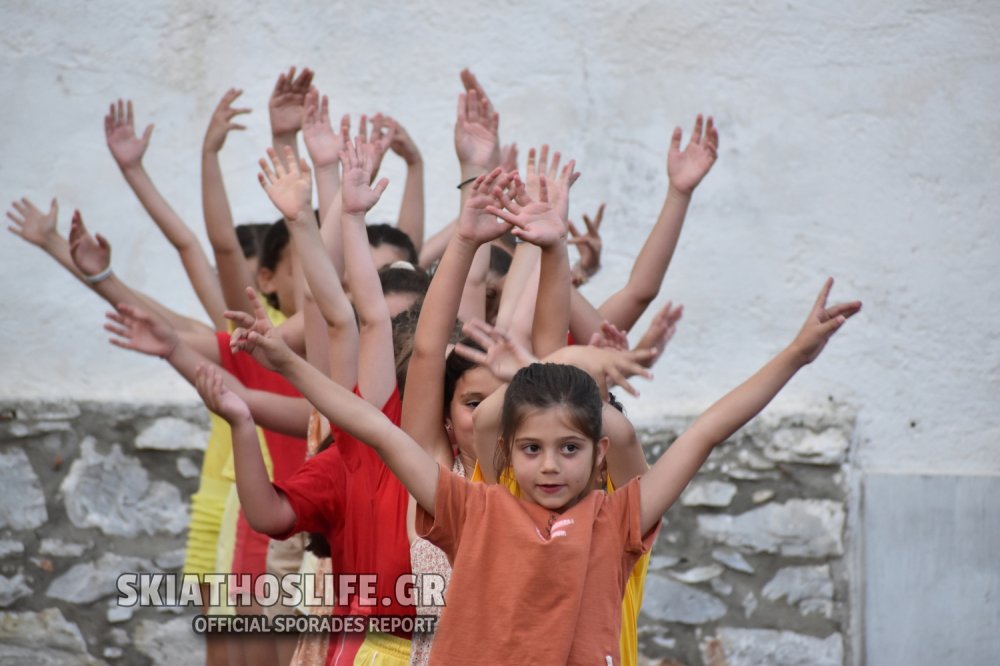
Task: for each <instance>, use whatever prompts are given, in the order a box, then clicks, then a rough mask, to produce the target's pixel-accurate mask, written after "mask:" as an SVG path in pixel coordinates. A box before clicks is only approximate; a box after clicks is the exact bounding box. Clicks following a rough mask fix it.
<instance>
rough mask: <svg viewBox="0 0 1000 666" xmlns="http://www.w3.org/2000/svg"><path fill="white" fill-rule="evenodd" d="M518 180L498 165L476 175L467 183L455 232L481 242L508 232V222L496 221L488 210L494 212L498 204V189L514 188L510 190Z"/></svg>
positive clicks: (469, 239)
mask: <svg viewBox="0 0 1000 666" xmlns="http://www.w3.org/2000/svg"><path fill="white" fill-rule="evenodd" d="M519 183H520V181H518V179H517V173H513V174H505V173H503V172H502V171H501V170H500V167H497V168H495V169H493V171H491V172H490V173H488V174H486V175H483V176H480V177H479V178H477V179H476V181H475V182H474V183H472V185H470V188H471V192H470V194H469V198H468V199H467V200H466V202H465V208H463V209H462V214H461V215H460V216H459V218H458V226H457V227H456V229H455V233H456V235H457V236H458V237H459V238H464V239H466V240H468V241H471V242H473V243H476V244H480V245H481V244H483V243H489V242H490V241H492V240H495V239H497V238H500V237H501V236H503V235H504V234H505V233H507V232H508V231H510V225H507V224H504V223H502V222H500V221H499V220H497V216H496V213H495V212H490V211H491V209H492V210H494V211H495V210H496V207H497V206H499V205H500V204H501V201H500V199H499V197H498V194H497V193H498V192H502V191H503V190H504V188H514V189H513V190H512V193H513V192H514V191H515V190H516V188H517V185H518V184H519ZM515 196H516V194H515Z"/></svg>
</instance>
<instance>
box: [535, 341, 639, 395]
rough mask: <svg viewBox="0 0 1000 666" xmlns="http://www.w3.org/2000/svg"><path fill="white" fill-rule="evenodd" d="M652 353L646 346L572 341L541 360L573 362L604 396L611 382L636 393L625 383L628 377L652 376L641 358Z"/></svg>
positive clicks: (634, 393)
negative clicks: (634, 347)
mask: <svg viewBox="0 0 1000 666" xmlns="http://www.w3.org/2000/svg"><path fill="white" fill-rule="evenodd" d="M655 353H656V351H655V350H649V349H644V350H633V351H628V350H618V349H610V348H604V349H601V348H598V347H590V346H582V345H573V346H571V347H563V348H562V349H560V350H558V351H556V352H553V353H552V354H550V355H549V356H547V357H546V358H545V359H544V360H545V361H546V362H550V361H551V362H552V363H566V364H569V365H575V366H576V367H578V368H580V369H581V370H584V371H585V372H587V374H589V375H590V376H591V377H593V378H594V380H595V381H596V382H597V386H598V388H599V389H600V390H601V397H602V398H603V399H604V400H607V399H608V389H610V388H611V387H612V386H621V387H622V388H623V389H625V390H626V391H628V392H629V393H630V394H632V395H634V396H638V395H639V392H638V391H637V390H636V389H635V387H634V386H632V384H630V383H629V381H628V378H629V377H635V376H639V377H645V378H646V379H652V378H653V373H651V372H650V371H649V370H648V369H647V368H646V367H645V366H644V365H643V362H644V361H646V360H647V359H648V358H650V357H652V356H653V355H654V354H655Z"/></svg>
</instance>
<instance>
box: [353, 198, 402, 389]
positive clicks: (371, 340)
mask: <svg viewBox="0 0 1000 666" xmlns="http://www.w3.org/2000/svg"><path fill="white" fill-rule="evenodd" d="M341 224H342V225H343V233H344V268H345V269H346V271H347V279H348V283H349V284H350V287H351V296H353V298H354V307H355V309H356V310H357V313H358V324H359V326H358V328H359V330H360V334H359V339H358V390H359V391H360V393H361V395H363V396H364V397H365V399H366V400H368V401H369V402H371V403H372V404H373V405H376V406H379V407H381V406H382V405H383V404H385V401H386V400H388V399H389V396H390V395H392V391H393V388H394V387H395V386H396V363H395V360H394V359H393V355H392V349H393V343H392V320H391V318H390V317H389V306H388V305H387V304H386V302H385V297H384V295H383V294H382V285H381V282H380V281H379V277H378V271H377V270H376V269H375V262H374V261H372V256H371V250H370V249H369V245H368V233H367V230H366V228H365V217H364V215H363V214H344V215H343V216H342V219H341Z"/></svg>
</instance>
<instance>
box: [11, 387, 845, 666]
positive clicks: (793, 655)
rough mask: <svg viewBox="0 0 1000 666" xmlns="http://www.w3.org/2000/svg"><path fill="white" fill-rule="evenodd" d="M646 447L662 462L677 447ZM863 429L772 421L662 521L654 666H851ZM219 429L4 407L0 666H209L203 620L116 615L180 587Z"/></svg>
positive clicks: (836, 422)
mask: <svg viewBox="0 0 1000 666" xmlns="http://www.w3.org/2000/svg"><path fill="white" fill-rule="evenodd" d="M686 423H687V421H686V420H685V419H666V420H663V421H661V424H660V426H659V427H655V428H647V429H644V430H643V431H642V437H643V441H644V443H645V445H646V447H647V453H648V455H649V458H650V460H654V459H655V458H657V457H658V456H659V455H660V454H661V453H662V452H663V451H664V450H665V448H666V447H667V446H668V445H669V444H670V443H671V442H672V441H673V440H674V439H675V438H676V437H677V435H678V434H679V433H680V432H682V431H683V428H684V426H685V425H686ZM853 424H854V419H853V415H852V414H851V413H849V412H847V411H845V410H843V409H838V408H833V407H831V408H829V409H825V410H823V411H821V412H816V413H810V414H797V415H792V416H787V415H786V416H777V415H770V416H768V415H765V416H764V417H762V418H760V419H758V420H757V421H755V422H754V423H752V424H751V425H750V426H749V427H748V428H746V429H744V430H743V431H742V432H741V433H740V434H739V435H737V437H735V438H734V440H733V441H731V442H727V443H726V444H724V445H723V446H722V447H720V448H719V449H718V450H717V451H716V452H715V453H713V455H712V456H711V457H710V458H709V460H708V462H707V464H706V465H705V467H704V468H703V470H702V472H701V473H700V474H699V475H698V478H697V479H696V480H695V481H694V483H693V484H692V485H691V486H690V487H689V488H688V489H687V491H685V493H684V495H683V496H682V498H681V500H680V501H679V502H678V503H677V505H675V506H674V508H672V509H671V510H670V512H668V514H667V516H666V518H665V519H664V525H663V529H662V532H661V534H660V537H659V539H658V540H657V543H656V546H655V548H654V552H653V557H652V560H651V563H650V574H649V577H648V580H647V583H646V591H645V598H644V603H643V613H642V617H641V618H640V627H639V639H640V652H641V654H642V660H643V662H644V663H646V664H665V665H669V666H676V665H677V664H683V665H685V666H696V665H699V664H704V665H705V666H744V665H746V666H750V665H757V664H763V663H768V664H777V665H779V666H791V665H797V664H817V665H822V666H825V665H831V666H832V665H834V664H838V665H839V664H844V663H849V657H850V655H849V651H850V650H849V647H850V642H849V640H848V636H847V634H848V632H849V626H850V625H849V619H850V617H849V615H850V605H849V589H848V584H847V581H848V574H849V571H848V569H849V567H848V565H847V564H846V562H847V559H846V558H845V550H846V547H845V524H846V523H845V520H846V506H847V504H846V498H847V496H848V492H847V488H848V485H847V483H846V478H845V472H846V468H845V464H846V460H847V456H848V451H849V445H850V442H851V438H852V433H853ZM206 437H207V419H206V417H205V414H204V412H203V410H201V409H200V408H198V407H197V406H193V405H183V406H149V405H140V406H137V405H131V404H119V403H103V402H102V403H98V402H80V403H73V402H23V401H22V402H7V403H0V663H4V664H22V663H23V664H29V663H30V664H95V663H105V662H106V663H129V664H132V663H136V664H143V663H154V664H160V663H162V664H178V663H186V662H185V660H187V662H190V663H192V664H200V663H203V656H202V649H203V648H202V644H201V640H200V639H199V638H198V637H197V636H195V635H194V634H193V633H192V632H191V629H190V619H191V616H192V615H193V614H194V612H195V611H194V609H185V610H184V611H182V612H181V611H179V610H178V609H170V608H161V609H153V608H144V609H131V608H124V607H119V606H118V605H117V603H116V591H115V579H116V578H117V575H118V574H119V573H123V572H136V571H140V572H173V571H179V569H180V566H181V564H182V562H183V554H184V550H183V549H184V542H185V539H184V528H185V523H186V520H187V505H188V499H189V498H190V495H191V494H192V493H193V492H194V491H195V490H196V488H197V482H198V478H197V477H198V470H199V466H200V450H202V449H203V448H204V443H205V441H206Z"/></svg>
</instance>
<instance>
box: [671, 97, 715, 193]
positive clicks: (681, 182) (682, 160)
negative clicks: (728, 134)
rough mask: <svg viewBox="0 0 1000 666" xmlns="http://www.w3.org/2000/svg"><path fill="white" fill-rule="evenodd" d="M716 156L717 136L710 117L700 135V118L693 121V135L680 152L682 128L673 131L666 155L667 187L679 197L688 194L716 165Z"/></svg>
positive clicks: (699, 116) (699, 115)
mask: <svg viewBox="0 0 1000 666" xmlns="http://www.w3.org/2000/svg"><path fill="white" fill-rule="evenodd" d="M718 156H719V132H718V131H717V130H716V129H715V123H714V121H713V120H712V116H709V117H708V123H707V124H706V125H705V128H704V131H702V118H701V114H700V113H699V114H698V117H697V118H696V119H695V121H694V131H693V132H692V133H691V139H690V140H689V141H688V145H687V147H686V148H684V150H683V151H681V128H680V127H677V128H675V129H674V134H673V136H672V137H671V139H670V150H669V152H668V153H667V178H669V179H670V186H671V187H672V188H674V189H675V190H677V191H678V192H680V193H681V194H691V193H692V192H694V188H696V187H697V186H698V183H700V182H701V179H702V178H704V177H705V174H707V173H708V172H709V171H710V170H711V169H712V165H713V164H715V160H716V159H717V158H718Z"/></svg>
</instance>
